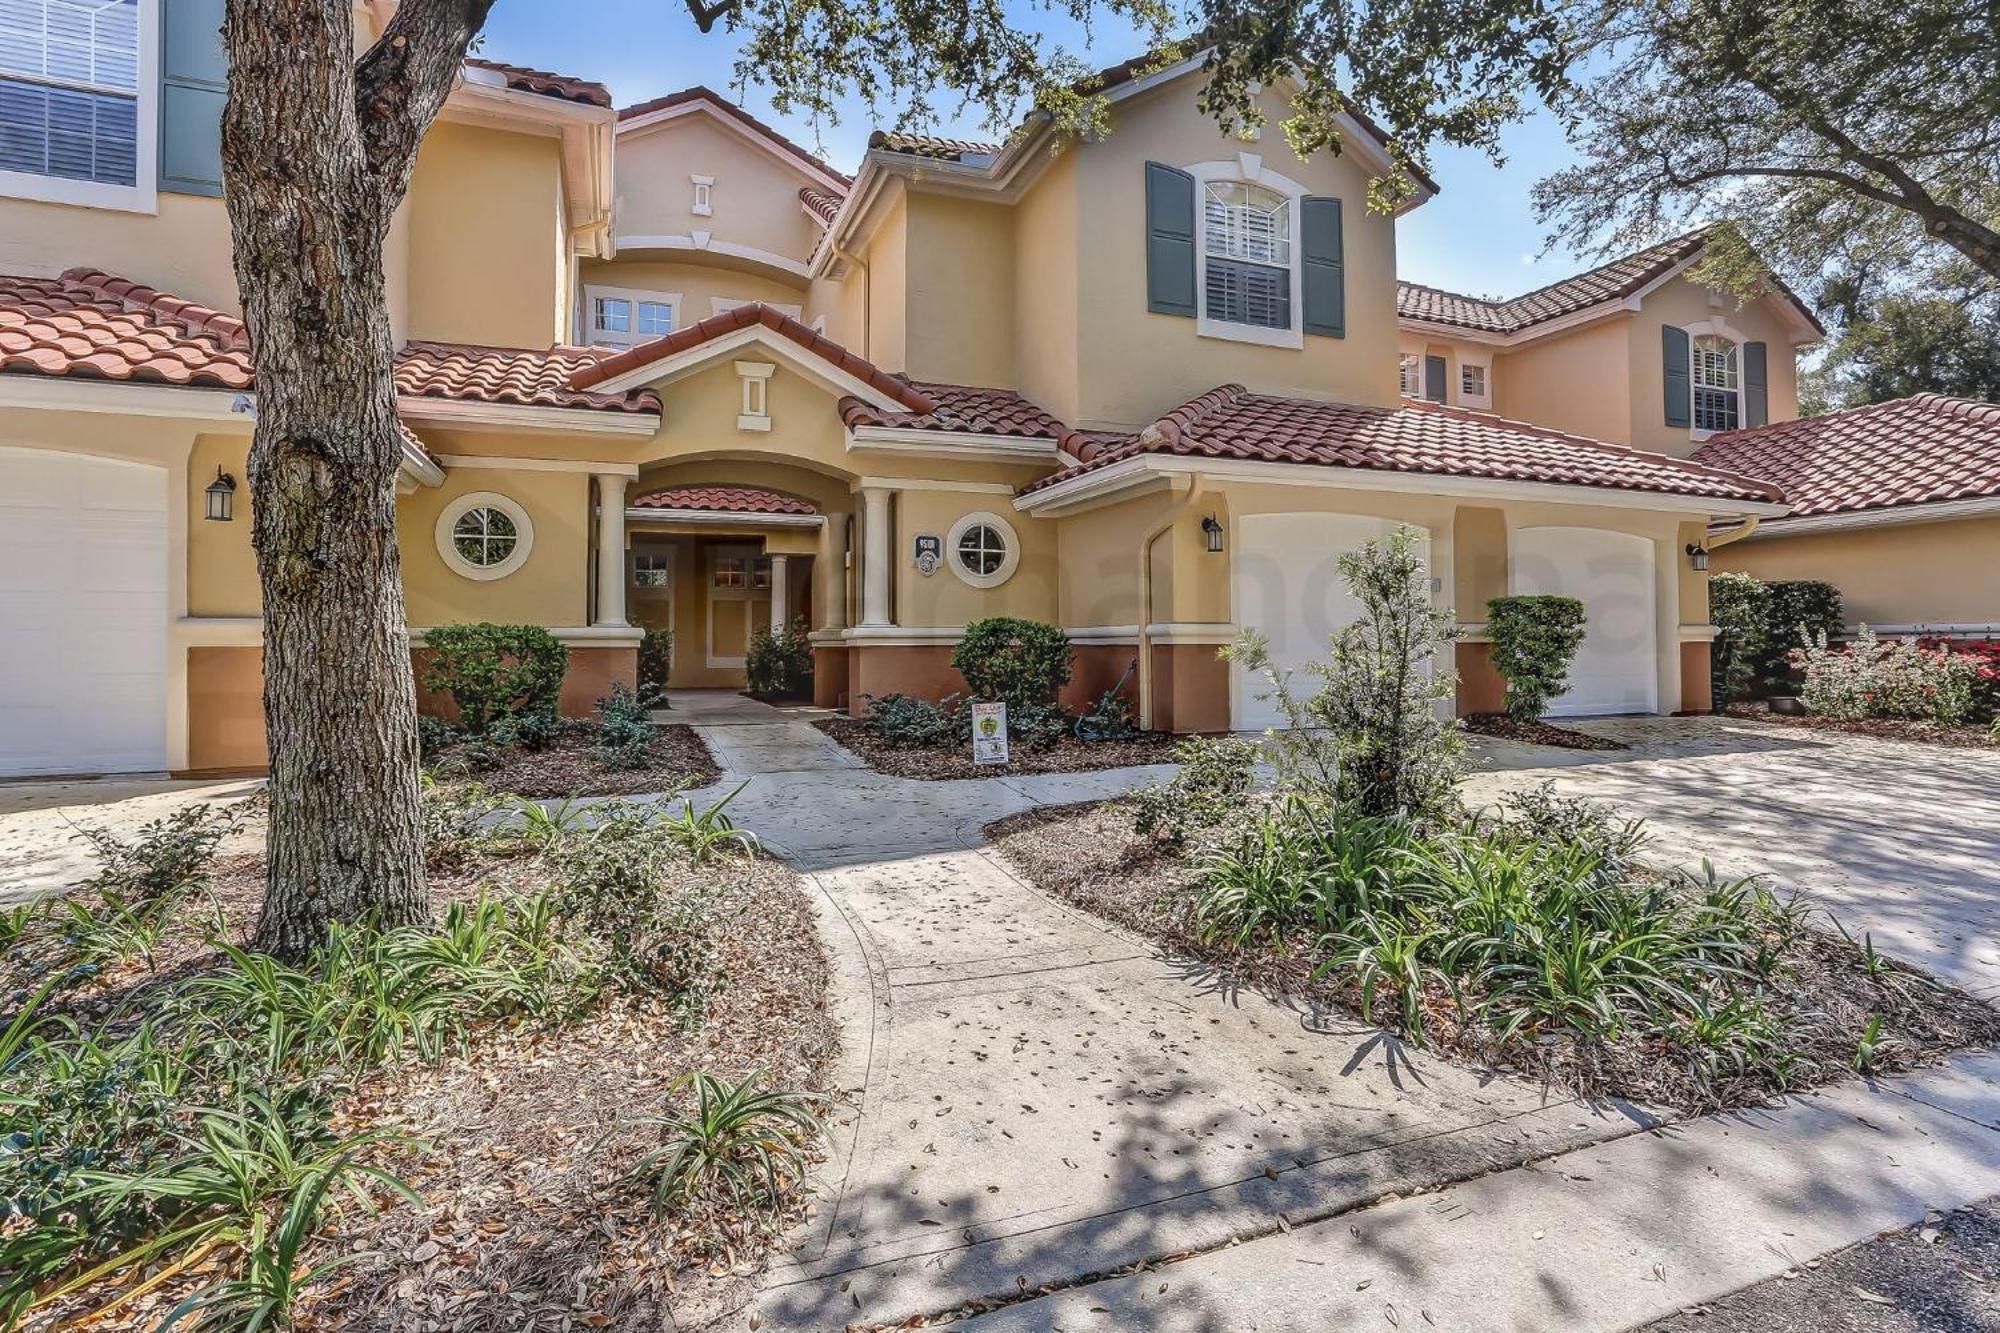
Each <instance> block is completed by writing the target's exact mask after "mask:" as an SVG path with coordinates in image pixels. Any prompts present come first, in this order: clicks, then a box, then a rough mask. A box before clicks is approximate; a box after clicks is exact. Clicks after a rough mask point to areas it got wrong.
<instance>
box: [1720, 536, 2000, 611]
mask: <svg viewBox="0 0 2000 1333" xmlns="http://www.w3.org/2000/svg"><path fill="white" fill-rule="evenodd" d="M1711 564H1712V567H1713V568H1714V569H1716V570H1718V571H1720V570H1725V569H1729V570H1738V571H1741V572H1743V573H1746V574H1754V575H1756V576H1757V577H1758V578H1760V579H1825V580H1826V581H1827V582H1828V583H1831V584H1833V586H1834V587H1836V588H1838V589H1840V594H1841V601H1842V606H1843V607H1844V611H1843V615H1844V617H1845V619H1846V620H1847V622H1848V623H1849V624H1853V623H1855V622H1857V621H1866V622H1867V623H1869V624H1871V625H1916V624H1939V625H1985V624H1992V623H1996V622H2000V579H1996V578H1995V577H1994V571H1995V570H1996V569H2000V517H1993V518H1967V519H1956V520H1953V521H1950V522H1945V523H1907V524H1896V525H1894V526H1891V527H1880V528H1851V529H1848V530H1846V531H1835V532H1818V533H1800V534H1799V535H1798V536H1796V537H1770V538H1754V539H1751V540H1749V541H1739V542H1732V543H1731V544H1730V545H1728V546H1723V547H1719V548H1717V549H1716V551H1715V552H1714V554H1713V556H1712V557H1711Z"/></svg>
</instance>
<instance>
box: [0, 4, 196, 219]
mask: <svg viewBox="0 0 2000 1333" xmlns="http://www.w3.org/2000/svg"><path fill="white" fill-rule="evenodd" d="M160 8H161V7H160V5H159V4H157V3H155V2H154V0H140V3H139V74H138V79H139V86H138V89H137V90H136V91H137V97H136V98H135V103H136V105H135V108H134V110H135V118H136V121H137V128H136V131H135V132H136V133H137V135H138V142H137V143H136V144H135V145H134V147H135V149H136V151H135V153H134V155H133V165H132V181H133V183H132V184H130V185H108V184H106V183H105V182H103V181H80V180H71V179H70V178H69V177H67V176H44V175H42V174H41V173H40V172H36V171H0V195H5V196H8V197H10V198H14V199H35V200H39V201H41V202H43V203H49V204H74V205H76V206H78V207H80V208H105V209H112V210H115V211H117V212H120V213H158V212H159V211H160Z"/></svg>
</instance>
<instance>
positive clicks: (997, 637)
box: [951, 616, 1076, 735]
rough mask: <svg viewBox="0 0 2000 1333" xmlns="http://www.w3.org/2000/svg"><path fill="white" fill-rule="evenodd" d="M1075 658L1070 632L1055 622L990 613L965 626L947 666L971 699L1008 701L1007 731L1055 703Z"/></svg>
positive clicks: (1028, 720)
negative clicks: (970, 694)
mask: <svg viewBox="0 0 2000 1333" xmlns="http://www.w3.org/2000/svg"><path fill="white" fill-rule="evenodd" d="M1075 658H1076V652H1075V650H1074V649H1073V648H1071V647H1070V642H1069V636H1068V635H1067V634H1064V633H1063V632H1062V631H1061V630H1060V629H1057V628H1056V627H1055V626H1054V625H1044V624H1042V623H1041V622H1040V621H1035V620H1016V619H1014V618H1013V617H1011V616H993V617H991V618H989V619H986V620H975V621H974V622H973V623H972V624H970V625H967V626H966V627H965V637H964V638H963V639H960V640H959V643H958V647H957V648H956V649H954V650H953V652H952V655H951V665H952V667H953V668H954V669H955V670H956V671H957V672H958V674H959V675H961V676H963V677H965V683H966V685H967V686H968V687H969V688H970V690H971V691H972V697H973V698H974V699H978V700H982V701H986V702H992V701H995V700H998V701H1000V702H1003V703H1005V704H1006V705H1007V719H1008V731H1009V732H1011V733H1014V734H1017V735H1018V734H1023V733H1021V732H1019V731H1017V730H1016V728H1017V726H1020V725H1032V724H1033V723H1034V722H1035V721H1036V720H1037V719H1039V718H1041V717H1042V716H1044V715H1045V714H1046V712H1047V710H1048V709H1049V708H1050V706H1052V705H1053V704H1054V703H1055V701H1056V696H1057V695H1058V694H1060V693H1061V692H1062V687H1063V686H1065V685H1067V684H1069V677H1070V671H1071V669H1072V667H1073V665H1074V662H1075ZM1017 719H1018V722H1017Z"/></svg>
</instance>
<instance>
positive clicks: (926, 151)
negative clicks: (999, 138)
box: [868, 130, 1006, 162]
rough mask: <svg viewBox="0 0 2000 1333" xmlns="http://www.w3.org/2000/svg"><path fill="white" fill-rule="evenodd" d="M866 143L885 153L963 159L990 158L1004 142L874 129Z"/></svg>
mask: <svg viewBox="0 0 2000 1333" xmlns="http://www.w3.org/2000/svg"><path fill="white" fill-rule="evenodd" d="M868 146H869V147H870V148H872V149H877V150H879V151H881V152H885V153H905V154H908V155H909V156H911V157H928V158H932V159H934V160H936V161H939V162H966V161H970V160H972V159H975V158H980V159H990V158H992V157H993V156H994V155H996V154H997V153H999V151H1000V150H1001V149H1002V148H1004V147H1006V145H1005V144H997V143H975V142H973V141H972V140H970V139H945V138H940V137H939V136H937V135H935V134H914V133H911V132H910V131H908V130H876V131H875V132H874V133H872V134H870V135H869V136H868Z"/></svg>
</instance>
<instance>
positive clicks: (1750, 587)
mask: <svg viewBox="0 0 2000 1333" xmlns="http://www.w3.org/2000/svg"><path fill="white" fill-rule="evenodd" d="M1770 614H1771V585H1769V584H1768V583H1765V582H1764V581H1763V580H1762V579H1757V578H1753V577H1751V576H1750V575H1748V574H1735V573H1725V574H1717V575H1715V576H1714V577H1713V578H1711V579H1709V581H1708V621H1709V623H1710V624H1711V625H1714V626H1715V646H1714V649H1713V651H1712V653H1711V654H1710V657H1709V680H1710V684H1711V686H1712V688H1713V690H1714V694H1715V707H1717V708H1721V707H1723V706H1724V705H1726V704H1731V703H1734V702H1736V701H1737V700H1738V699H1747V698H1749V697H1750V693H1751V691H1752V689H1753V688H1754V687H1755V685H1756V683H1757V681H1758V678H1759V677H1760V676H1761V675H1762V674H1763V663H1764V639H1765V633H1766V631H1765V622H1766V621H1767V620H1769V618H1770Z"/></svg>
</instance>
